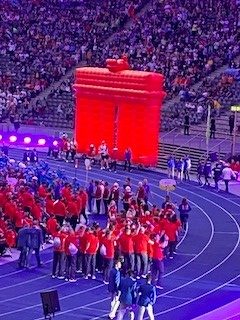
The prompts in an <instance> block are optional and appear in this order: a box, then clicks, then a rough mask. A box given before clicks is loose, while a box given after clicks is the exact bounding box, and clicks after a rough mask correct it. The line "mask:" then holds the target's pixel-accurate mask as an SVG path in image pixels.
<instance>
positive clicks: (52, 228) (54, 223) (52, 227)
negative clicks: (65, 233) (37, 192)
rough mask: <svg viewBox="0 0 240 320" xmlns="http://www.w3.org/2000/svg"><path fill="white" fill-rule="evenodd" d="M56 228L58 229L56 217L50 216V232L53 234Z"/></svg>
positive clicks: (48, 223) (48, 227) (48, 226)
mask: <svg viewBox="0 0 240 320" xmlns="http://www.w3.org/2000/svg"><path fill="white" fill-rule="evenodd" d="M56 229H57V220H56V219H55V218H54V217H51V218H49V219H48V221H47V230H48V233H49V234H51V235H53V234H55V233H56Z"/></svg>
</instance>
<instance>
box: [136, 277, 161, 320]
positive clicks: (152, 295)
mask: <svg viewBox="0 0 240 320" xmlns="http://www.w3.org/2000/svg"><path fill="white" fill-rule="evenodd" d="M151 281H152V277H151V275H150V274H148V275H147V278H146V283H145V284H142V285H140V287H139V289H138V297H139V298H138V305H139V311H138V318H137V320H143V316H144V313H145V311H147V313H148V317H149V320H154V314H153V305H154V304H155V302H156V298H157V295H156V287H155V286H154V285H152V284H151Z"/></svg>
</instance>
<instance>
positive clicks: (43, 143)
mask: <svg viewBox="0 0 240 320" xmlns="http://www.w3.org/2000/svg"><path fill="white" fill-rule="evenodd" d="M38 144H39V145H40V146H44V145H45V144H46V140H45V139H38Z"/></svg>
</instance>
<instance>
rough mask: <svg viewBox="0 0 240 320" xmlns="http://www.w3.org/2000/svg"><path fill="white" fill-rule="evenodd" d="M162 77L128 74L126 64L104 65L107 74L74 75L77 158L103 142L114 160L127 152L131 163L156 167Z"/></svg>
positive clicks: (86, 72) (89, 70) (121, 61)
mask: <svg viewBox="0 0 240 320" xmlns="http://www.w3.org/2000/svg"><path fill="white" fill-rule="evenodd" d="M163 83H164V77H163V76H162V75H161V74H158V73H150V72H142V71H133V70H129V65H128V62H127V59H126V58H123V59H119V60H113V59H108V60H107V68H91V67H83V68H78V69H77V70H76V77H75V85H74V88H75V90H76V118H75V139H76V142H77V146H78V152H84V153H87V151H88V150H89V146H90V145H91V144H94V145H95V146H96V147H98V146H99V145H100V143H101V141H102V140H105V141H106V143H107V145H108V149H109V153H110V155H111V150H113V148H115V150H117V157H118V159H123V158H124V151H125V149H126V148H128V147H129V148H131V150H132V157H133V158H132V160H133V163H137V164H143V165H153V166H155V165H156V163H157V156H158V143H159V130H160V111H161V105H162V101H163V99H164V97H165V92H164V90H163Z"/></svg>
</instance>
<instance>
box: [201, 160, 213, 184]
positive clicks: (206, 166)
mask: <svg viewBox="0 0 240 320" xmlns="http://www.w3.org/2000/svg"><path fill="white" fill-rule="evenodd" d="M203 173H204V178H205V182H204V186H206V185H207V186H210V182H209V180H208V179H209V178H210V177H211V174H212V162H211V159H210V158H208V159H207V160H206V162H205V164H204V169H203Z"/></svg>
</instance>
